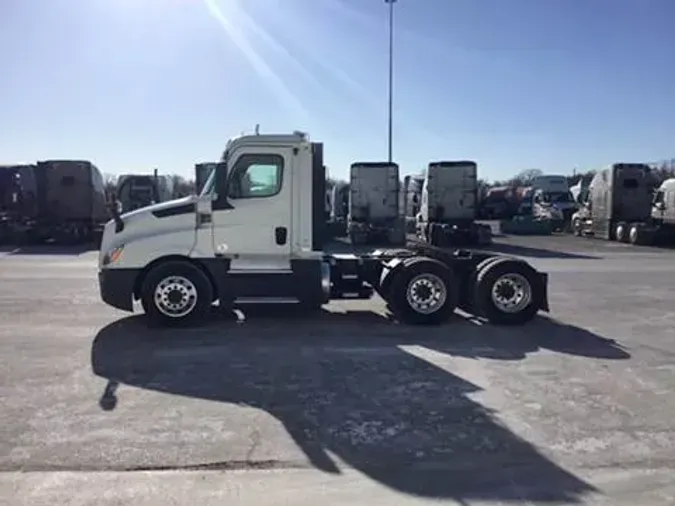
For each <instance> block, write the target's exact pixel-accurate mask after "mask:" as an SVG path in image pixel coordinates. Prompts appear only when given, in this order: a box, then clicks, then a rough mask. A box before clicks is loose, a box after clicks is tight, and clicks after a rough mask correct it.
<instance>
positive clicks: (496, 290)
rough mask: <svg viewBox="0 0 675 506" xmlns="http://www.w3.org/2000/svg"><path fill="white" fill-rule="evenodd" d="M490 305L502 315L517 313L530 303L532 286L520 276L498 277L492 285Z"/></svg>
mask: <svg viewBox="0 0 675 506" xmlns="http://www.w3.org/2000/svg"><path fill="white" fill-rule="evenodd" d="M491 296H492V303H493V304H494V305H495V307H496V308H497V309H499V310H500V311H502V312H503V313H517V312H519V311H522V310H523V309H525V308H526V307H527V306H528V305H529V304H530V302H531V301H532V286H531V285H530V282H529V281H528V280H527V279H526V278H525V277H524V276H523V275H521V274H516V273H510V274H504V275H503V276H501V277H499V278H498V279H497V281H495V283H494V284H493V285H492V293H491Z"/></svg>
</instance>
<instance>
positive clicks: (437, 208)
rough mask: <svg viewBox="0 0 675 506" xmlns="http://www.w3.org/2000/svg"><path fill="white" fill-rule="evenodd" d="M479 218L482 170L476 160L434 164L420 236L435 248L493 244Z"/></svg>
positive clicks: (428, 174)
mask: <svg viewBox="0 0 675 506" xmlns="http://www.w3.org/2000/svg"><path fill="white" fill-rule="evenodd" d="M477 218H478V169H477V165H476V162H472V161H445V162H433V163H430V164H429V166H428V168H427V172H426V177H425V179H424V184H423V186H422V202H421V206H420V212H419V214H418V219H417V235H418V237H420V238H421V239H423V240H425V241H426V242H428V243H430V244H432V245H434V246H459V245H461V246H472V245H479V244H490V243H491V242H492V230H491V229H490V226H489V225H483V224H479V223H476V219H477Z"/></svg>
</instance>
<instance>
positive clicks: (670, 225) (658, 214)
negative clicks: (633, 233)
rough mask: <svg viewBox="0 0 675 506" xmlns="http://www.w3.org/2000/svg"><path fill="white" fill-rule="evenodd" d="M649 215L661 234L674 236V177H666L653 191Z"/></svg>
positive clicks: (668, 236)
mask: <svg viewBox="0 0 675 506" xmlns="http://www.w3.org/2000/svg"><path fill="white" fill-rule="evenodd" d="M651 217H652V220H653V222H654V225H655V226H656V227H658V228H659V231H660V233H661V235H662V236H667V238H668V239H671V238H672V237H674V236H675V178H671V179H666V180H665V181H664V182H663V183H661V185H660V186H659V187H658V188H657V189H656V191H655V192H654V199H653V201H652V212H651Z"/></svg>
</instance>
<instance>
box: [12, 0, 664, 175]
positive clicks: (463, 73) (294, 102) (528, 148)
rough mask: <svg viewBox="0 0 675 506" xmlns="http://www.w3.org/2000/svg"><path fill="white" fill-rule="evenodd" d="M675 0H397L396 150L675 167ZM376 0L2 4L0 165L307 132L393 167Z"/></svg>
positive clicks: (128, 157)
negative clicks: (673, 160) (671, 161)
mask: <svg viewBox="0 0 675 506" xmlns="http://www.w3.org/2000/svg"><path fill="white" fill-rule="evenodd" d="M673 19H675V1H673V0H398V3H397V4H396V23H395V24H396V36H395V38H396V65H395V67H396V69H395V79H396V83H395V138H394V158H395V160H396V161H397V162H398V163H399V165H400V166H401V169H402V171H403V172H404V173H409V172H415V171H418V170H419V169H420V168H422V167H424V166H425V165H426V164H427V163H428V162H429V161H431V160H434V159H436V160H437V159H445V160H452V159H466V158H469V159H474V160H476V161H477V162H478V163H479V170H480V175H481V176H482V177H486V178H489V179H495V178H504V177H508V176H509V175H511V174H513V173H515V172H517V171H519V170H521V169H525V168H540V169H542V170H544V171H545V172H558V173H568V172H571V171H572V168H573V167H579V168H597V166H600V165H603V164H606V163H611V162H613V161H617V160H631V161H656V160H660V159H662V158H670V157H675V116H674V114H673V113H674V112H675V65H674V64H673V62H675V29H673V24H672V20H673ZM386 23H387V18H386V6H385V5H384V2H383V0H210V1H206V0H2V1H0V25H1V28H0V62H2V74H3V77H2V80H0V118H1V119H2V126H1V127H0V128H1V130H0V163H13V162H23V161H33V160H36V159H45V158H79V159H91V160H92V161H94V162H95V163H96V164H97V165H98V166H99V168H100V169H101V170H102V171H104V172H107V173H122V172H129V171H140V172H145V171H149V170H151V168H153V167H158V168H159V169H160V171H162V172H176V173H181V174H183V175H185V176H189V175H191V173H192V167H193V165H194V163H195V162H196V161H209V160H213V159H216V158H217V157H218V156H219V155H220V154H221V152H222V150H223V147H224V145H225V142H226V140H227V138H228V137H230V136H232V135H237V134H239V133H241V131H243V130H248V131H252V130H253V128H254V126H255V124H256V123H260V125H261V131H264V132H271V131H275V132H287V131H292V130H295V129H301V130H306V131H308V132H309V133H310V136H311V137H312V138H313V139H315V140H321V141H323V142H324V143H325V156H326V162H327V165H328V166H329V167H330V169H331V174H332V175H335V176H338V177H340V176H344V175H346V173H347V169H348V167H349V164H350V163H352V162H354V161H364V160H365V161H370V160H384V159H386V156H387V145H386V133H387V129H386V124H387V122H386V107H387V104H386V83H387V32H386V28H387V24H386Z"/></svg>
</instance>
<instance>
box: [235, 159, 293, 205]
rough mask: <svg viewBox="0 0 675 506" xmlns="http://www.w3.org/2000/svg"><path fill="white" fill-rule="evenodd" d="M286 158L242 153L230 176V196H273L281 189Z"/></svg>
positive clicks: (248, 197) (243, 197)
mask: <svg viewBox="0 0 675 506" xmlns="http://www.w3.org/2000/svg"><path fill="white" fill-rule="evenodd" d="M283 172H284V159H283V157H281V156H279V155H273V154H250V155H242V156H240V157H239V159H238V160H237V162H236V164H235V166H234V169H233V171H232V177H231V178H230V184H229V192H228V198H231V199H250V198H264V197H273V196H274V195H277V194H278V193H279V192H280V191H281V184H282V182H283Z"/></svg>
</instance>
